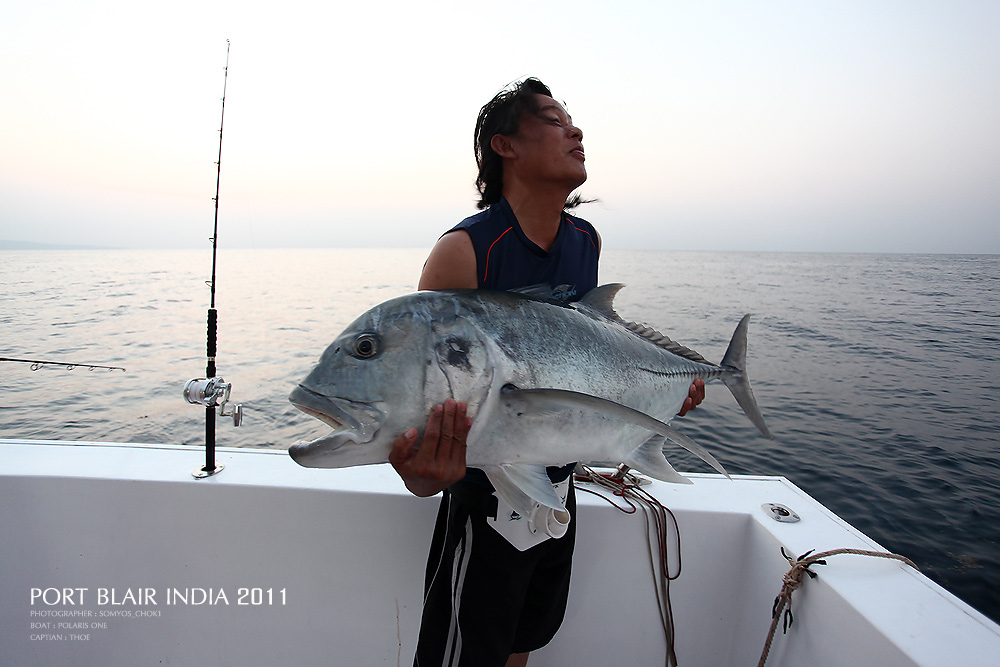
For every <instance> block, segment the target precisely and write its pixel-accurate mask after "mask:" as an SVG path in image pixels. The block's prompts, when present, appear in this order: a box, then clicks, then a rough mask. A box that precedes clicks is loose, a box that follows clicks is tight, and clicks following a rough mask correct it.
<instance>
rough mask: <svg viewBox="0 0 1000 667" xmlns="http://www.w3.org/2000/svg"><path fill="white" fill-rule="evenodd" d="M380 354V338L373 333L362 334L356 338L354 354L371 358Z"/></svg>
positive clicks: (361, 357) (362, 357) (360, 357)
mask: <svg viewBox="0 0 1000 667" xmlns="http://www.w3.org/2000/svg"><path fill="white" fill-rule="evenodd" d="M376 354H378V338H376V337H375V336H373V335H372V334H361V335H360V336H358V337H357V338H355V339H354V356H355V357H358V358H359V359H370V358H372V357H374V356H375V355H376Z"/></svg>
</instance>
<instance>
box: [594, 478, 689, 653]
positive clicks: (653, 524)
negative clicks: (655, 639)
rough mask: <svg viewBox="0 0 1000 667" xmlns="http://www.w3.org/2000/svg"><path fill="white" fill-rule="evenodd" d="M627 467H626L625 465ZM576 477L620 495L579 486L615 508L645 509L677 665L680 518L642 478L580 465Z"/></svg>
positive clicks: (665, 627)
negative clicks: (674, 589) (675, 587)
mask: <svg viewBox="0 0 1000 667" xmlns="http://www.w3.org/2000/svg"><path fill="white" fill-rule="evenodd" d="M626 470H627V468H626ZM576 479H577V480H578V481H582V482H590V483H592V484H594V485H596V486H598V487H600V488H602V489H605V490H607V491H610V492H611V494H612V496H614V497H617V498H621V499H622V501H623V502H624V505H620V504H618V503H617V502H615V501H614V500H613V499H612V498H609V497H608V496H606V495H604V494H602V493H598V492H596V491H593V490H591V489H587V488H584V487H582V486H578V487H577V489H578V490H580V491H585V492H587V493H590V494H593V495H595V496H597V497H598V498H603V499H604V500H606V501H608V503H610V504H611V505H612V506H613V507H615V508H617V509H618V510H619V511H621V512H623V513H625V514H635V513H636V512H638V510H639V507H641V508H642V510H643V517H644V518H645V520H646V533H647V535H648V536H649V560H650V566H651V568H652V570H653V581H654V583H655V587H654V592H655V593H656V602H657V606H658V608H659V612H660V623H661V625H662V626H663V636H664V638H665V640H666V645H667V649H666V665H667V667H676V665H677V655H676V654H675V653H674V615H673V610H672V608H671V605H670V582H671V581H673V580H674V579H677V578H678V577H679V576H680V574H681V555H680V554H681V534H680V530H679V529H678V527H677V518H676V517H675V516H674V514H673V512H671V511H670V510H669V509H667V508H666V507H665V506H664V505H662V504H661V503H660V501H659V500H657V499H656V498H655V497H653V496H652V495H651V494H649V493H648V492H646V491H644V490H643V489H642V488H640V486H639V478H638V477H636V476H634V475H631V474H625V473H624V472H620V473H619V474H616V475H604V474H600V473H598V472H596V471H594V470H592V469H591V468H588V467H587V466H585V465H582V464H578V465H577V473H576ZM668 522H669V524H672V525H673V531H672V532H673V534H674V535H675V536H676V539H675V542H674V545H673V546H674V550H675V551H674V553H676V554H677V571H676V572H674V573H672V574H671V572H670V563H669V561H668V555H669V551H670V548H669V547H670V545H668V537H669V534H670V532H671V530H670V526H669V524H668Z"/></svg>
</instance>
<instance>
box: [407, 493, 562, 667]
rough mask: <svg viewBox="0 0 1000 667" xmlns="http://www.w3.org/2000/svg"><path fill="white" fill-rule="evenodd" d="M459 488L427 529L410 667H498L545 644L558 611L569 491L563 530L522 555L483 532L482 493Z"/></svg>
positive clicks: (487, 529)
mask: <svg viewBox="0 0 1000 667" xmlns="http://www.w3.org/2000/svg"><path fill="white" fill-rule="evenodd" d="M460 484H463V487H462V488H461V493H460V494H459V495H460V496H461V497H462V498H463V500H461V501H460V500H459V499H458V498H457V497H456V495H455V493H451V492H449V491H445V492H444V497H443V498H442V500H441V508H440V510H439V511H438V518H437V524H436V525H435V527H434V537H433V540H432V542H431V551H430V556H429V557H428V560H427V574H426V580H425V582H424V609H423V616H422V618H421V622H420V638H419V640H418V643H417V653H416V656H415V658H414V662H413V664H414V666H415V667H442V666H446V665H447V666H458V667H492V666H493V665H496V666H498V667H503V665H504V664H505V663H506V662H507V658H508V657H509V656H510V654H511V653H527V652H529V651H534V650H536V649H539V648H541V647H543V646H545V645H546V644H548V643H549V641H551V639H552V637H554V636H555V634H556V630H558V629H559V625H560V624H561V623H562V619H563V615H564V614H565V611H566V600H567V598H568V596H569V581H570V569H571V565H572V561H573V545H574V543H575V541H576V519H575V516H576V495H575V491H574V490H573V487H572V484H570V491H569V495H568V497H567V498H566V508H567V509H568V510H569V512H570V514H572V515H573V516H574V519H573V520H572V521H570V524H569V530H568V531H567V532H566V534H565V535H564V536H563V537H561V538H559V539H549V540H546V541H545V542H542V543H541V544H539V545H536V546H534V547H532V548H530V549H528V550H527V551H518V550H517V549H516V548H514V547H513V546H511V544H510V543H509V542H507V540H505V539H504V538H503V537H502V536H501V535H500V534H499V533H497V532H496V531H495V530H494V529H493V528H492V527H490V526H489V525H487V523H486V514H485V513H486V511H487V509H486V508H487V507H488V502H487V501H488V499H489V498H490V497H491V495H490V493H489V492H488V491H487V490H485V489H481V488H479V487H476V486H475V485H470V484H469V483H463V482H460ZM470 486H471V487H472V489H471V490H470V488H469V487H470ZM476 494H479V497H478V498H477V495H476Z"/></svg>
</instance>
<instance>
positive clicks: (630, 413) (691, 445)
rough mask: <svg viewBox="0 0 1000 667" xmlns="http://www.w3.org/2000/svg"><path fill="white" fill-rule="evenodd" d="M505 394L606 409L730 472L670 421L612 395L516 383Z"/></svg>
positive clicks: (547, 404) (543, 404)
mask: <svg viewBox="0 0 1000 667" xmlns="http://www.w3.org/2000/svg"><path fill="white" fill-rule="evenodd" d="M503 394H504V396H506V397H509V398H516V399H517V400H520V401H522V402H524V403H525V404H526V405H533V406H538V407H539V408H549V409H551V408H553V407H562V408H576V409H584V408H585V409H588V410H595V411H597V412H601V413H604V414H606V415H608V416H610V417H615V418H617V419H621V420H623V421H627V422H630V423H632V424H635V425H637V426H641V427H643V428H646V429H649V430H650V431H652V432H653V433H659V434H660V435H662V436H663V437H664V438H666V439H667V440H669V441H670V442H672V443H674V444H675V445H679V446H681V447H683V448H684V449H686V450H688V451H689V452H691V453H692V454H694V455H695V456H697V457H698V458H700V459H701V460H702V461H704V462H705V463H707V464H708V465H710V466H712V467H713V468H715V469H716V470H717V471H719V472H720V473H722V474H723V475H725V476H726V477H729V473H727V472H726V469H725V468H723V467H722V464H721V463H719V462H718V461H716V460H715V457H714V456H712V455H711V454H710V453H709V452H708V450H707V449H705V448H704V447H702V446H701V445H699V444H698V443H697V442H695V441H694V440H692V439H691V438H689V437H687V436H686V435H684V434H683V433H681V432H680V431H676V430H674V429H672V428H671V427H670V426H669V425H667V424H666V423H665V422H661V421H660V420H659V419H657V418H656V417H651V416H649V415H647V414H646V413H645V412H640V411H639V410H636V409H635V408H630V407H629V406H627V405H622V404H621V403H616V402H614V401H609V400H608V399H606V398H601V397H600V396H592V395H590V394H583V393H580V392H578V391H570V390H568V389H517V388H516V387H512V386H510V385H507V386H505V387H504V388H503ZM644 444H645V443H644ZM640 447H641V446H640ZM660 458H663V454H662V452H661V454H660ZM664 460H665V459H664Z"/></svg>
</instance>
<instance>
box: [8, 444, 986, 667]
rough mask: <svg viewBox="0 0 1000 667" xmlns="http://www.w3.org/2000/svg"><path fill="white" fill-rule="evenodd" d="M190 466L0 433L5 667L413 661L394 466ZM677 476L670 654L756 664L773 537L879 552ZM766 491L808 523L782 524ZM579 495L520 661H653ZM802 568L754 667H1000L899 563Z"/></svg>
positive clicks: (792, 496)
mask: <svg viewBox="0 0 1000 667" xmlns="http://www.w3.org/2000/svg"><path fill="white" fill-rule="evenodd" d="M203 460H204V458H203V453H202V452H201V451H200V450H197V449H193V448H189V447H176V446H168V445H163V446H151V445H121V444H98V443H63V442H31V441H18V440H0V477H2V482H0V507H2V508H3V510H2V512H0V563H2V567H0V629H2V632H0V664H2V665H129V666H135V665H165V664H169V665H175V666H176V665H197V666H205V665H209V666H211V665H275V664H298V665H313V664H335V665H383V664H384V665H409V664H411V662H412V656H413V650H414V646H415V641H416V636H417V628H418V625H419V618H420V603H421V593H422V583H423V570H424V565H425V559H426V554H427V548H428V543H429V537H430V532H431V527H432V525H433V521H434V515H435V512H436V509H437V501H436V500H434V499H417V498H414V497H412V496H410V495H409V494H408V493H407V492H406V490H405V489H404V488H403V486H402V484H401V483H400V481H399V479H398V477H397V476H396V475H395V473H394V472H393V471H392V469H391V468H389V467H388V466H369V467H363V468H352V469H344V470H325V469H309V468H303V467H301V466H298V465H296V464H295V463H294V462H292V461H291V460H290V458H289V457H288V456H287V455H286V454H285V453H284V452H280V451H273V450H249V449H238V450H237V449H220V450H219V451H218V453H217V460H218V461H219V462H220V463H223V464H225V470H224V471H223V472H222V473H220V474H218V475H216V476H213V477H209V478H207V479H198V480H196V479H194V477H193V476H192V474H191V473H192V471H194V470H196V469H197V468H198V467H199V466H200V465H202V463H203ZM691 477H692V479H693V480H694V484H693V485H689V486H680V485H670V484H662V483H653V484H652V485H651V486H649V487H646V488H647V489H651V490H652V493H654V495H656V496H657V497H658V498H659V500H660V501H661V502H662V503H663V504H664V505H666V506H667V507H669V508H670V509H671V510H672V511H673V513H674V514H675V515H676V517H677V521H678V524H679V526H680V533H681V549H682V552H681V554H682V558H683V571H682V574H681V576H680V578H679V579H678V580H676V581H674V582H673V583H672V584H671V588H670V591H671V598H672V603H673V610H674V617H675V622H676V653H677V658H678V662H679V664H680V665H681V666H685V665H720V666H722V665H748V664H749V665H752V664H756V662H757V659H758V657H759V656H760V652H761V649H762V647H763V643H764V639H765V637H766V634H767V631H768V627H769V625H770V622H771V616H770V614H771V607H772V603H773V601H774V597H775V595H776V594H777V593H778V590H779V589H780V587H781V578H782V575H783V574H784V573H785V572H786V571H787V570H788V563H787V562H786V561H785V560H784V559H783V558H782V556H781V555H780V548H781V547H784V548H785V550H786V551H787V552H789V553H793V554H795V555H799V554H802V553H804V552H806V551H809V550H810V549H815V550H817V551H824V550H828V549H837V548H857V549H868V550H882V549H881V547H879V545H877V544H875V543H874V542H873V541H872V540H871V539H869V538H868V537H866V536H865V535H863V534H862V533H860V532H859V531H857V530H856V529H854V528H852V527H851V526H850V525H848V524H846V523H845V522H844V521H842V520H840V519H839V518H838V517H836V516H835V515H833V514H832V513H831V512H830V511H829V510H827V509H826V508H824V507H823V506H822V505H820V504H819V503H817V502H816V501H815V500H813V499H812V498H810V497H809V496H808V495H806V494H805V493H804V492H803V491H801V490H800V489H798V488H797V487H796V486H794V485H793V484H792V483H790V482H789V481H788V480H786V479H784V478H780V477H737V478H735V480H733V481H730V480H727V479H725V478H721V477H719V476H714V475H691ZM764 503H780V504H783V505H786V506H788V507H790V508H791V509H792V510H794V511H795V512H796V513H797V514H798V515H799V516H800V517H801V518H802V520H801V521H800V522H798V523H792V524H789V523H778V522H776V521H774V520H773V519H772V518H770V517H769V516H768V515H767V514H766V513H765V512H764V511H763V510H762V509H761V505H762V504H764ZM579 505H580V510H579V530H578V543H577V549H576V553H577V555H576V559H575V562H574V572H573V582H572V589H571V594H570V602H569V608H568V610H567V614H566V619H565V622H564V623H563V626H562V629H561V630H560V631H559V633H558V635H557V636H556V638H555V639H554V640H553V642H552V643H551V644H550V645H549V646H547V647H545V648H544V649H542V650H541V651H538V652H537V653H536V654H534V655H533V656H532V658H531V665H532V667H542V666H545V665H552V666H569V665H573V666H577V665H610V664H630V665H657V664H663V663H664V639H663V632H662V629H661V626H660V620H659V615H658V612H657V603H656V598H655V595H654V592H653V579H652V574H651V568H650V562H649V553H648V549H647V545H646V538H645V535H646V528H645V525H644V521H643V519H642V518H641V515H625V514H622V513H621V512H619V511H618V510H616V509H614V508H613V507H611V506H610V505H609V504H608V503H607V502H606V501H604V500H601V499H598V498H595V497H593V496H591V495H589V494H585V493H581V494H579ZM814 569H815V571H816V572H817V573H818V575H819V577H818V579H815V580H807V581H806V582H805V584H804V585H803V587H802V588H801V589H800V590H799V591H797V592H796V593H795V594H794V597H793V611H794V619H795V622H794V625H793V626H792V628H791V629H790V630H789V632H788V634H784V635H783V634H781V631H780V630H779V632H778V635H777V637H776V639H775V642H774V646H773V648H772V649H771V654H770V657H769V659H768V663H767V664H768V665H772V666H779V665H786V666H792V665H811V666H814V667H823V666H825V665H829V666H831V667H833V666H839V665H852V664H853V665H880V666H892V665H900V666H903V665H995V664H996V656H998V655H1000V627H998V626H997V625H996V624H995V623H993V622H992V621H990V620H989V619H987V618H986V617H985V616H983V615H982V614H980V613H979V612H977V611H975V610H974V609H972V608H971V607H969V606H968V605H967V604H965V603H963V602H962V601H960V600H959V599H957V598H956V597H954V596H953V595H951V594H950V593H948V592H947V591H945V590H944V589H942V588H941V587H940V586H938V585H936V584H934V583H933V582H931V581H930V580H929V579H927V578H926V577H924V576H923V575H921V574H920V573H918V572H916V571H914V570H912V569H911V568H909V567H908V566H905V565H903V564H901V563H899V562H897V561H889V560H883V559H872V558H865V557H858V556H851V555H844V556H837V557H833V558H831V559H830V560H829V564H828V565H826V566H821V567H816V568H814ZM81 589H83V590H81ZM102 589H103V594H104V597H103V598H102V597H101V594H102ZM112 589H113V590H112ZM220 592H221V593H220ZM150 593H151V595H150ZM220 595H221V597H220ZM38 612H57V613H59V614H61V613H62V612H74V615H67V614H62V615H53V614H51V613H42V614H40V613H38ZM75 612H90V613H89V614H88V615H80V614H75ZM121 612H130V614H128V615H122V613H121ZM140 612H158V613H154V614H149V615H140ZM46 623H48V624H51V625H49V626H44V625H40V624H46ZM60 623H63V624H66V625H64V626H59V625H58V624H60ZM76 624H79V625H76ZM82 624H86V626H83V625H82ZM71 625H73V626H74V627H68V626H71Z"/></svg>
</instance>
